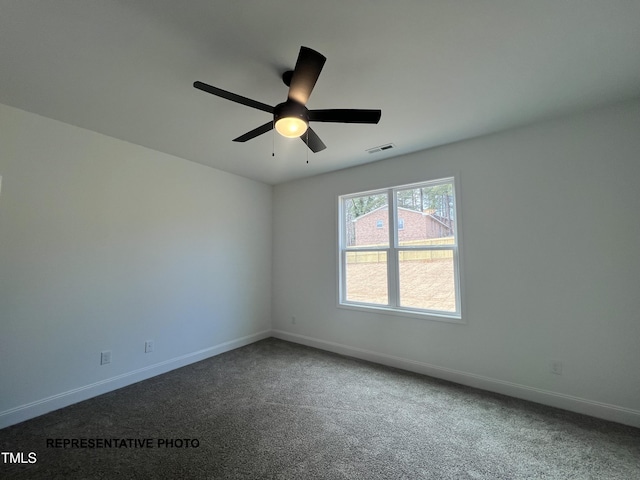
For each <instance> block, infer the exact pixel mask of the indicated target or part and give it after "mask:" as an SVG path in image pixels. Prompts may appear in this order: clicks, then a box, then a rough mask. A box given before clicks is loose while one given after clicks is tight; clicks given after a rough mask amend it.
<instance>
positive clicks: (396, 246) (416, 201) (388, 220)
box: [338, 178, 461, 321]
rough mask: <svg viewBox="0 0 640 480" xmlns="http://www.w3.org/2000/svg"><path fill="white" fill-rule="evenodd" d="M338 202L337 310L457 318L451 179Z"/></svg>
mask: <svg viewBox="0 0 640 480" xmlns="http://www.w3.org/2000/svg"><path fill="white" fill-rule="evenodd" d="M339 202H340V215H339V218H340V219H339V229H338V230H339V237H340V238H339V249H340V252H339V253H340V254H339V258H340V265H339V271H340V279H339V303H340V305H343V306H347V307H353V308H363V309H367V308H369V309H376V310H378V311H379V310H382V311H390V312H393V313H404V314H411V315H416V314H418V315H424V316H433V317H437V319H440V320H451V321H459V320H460V319H461V306H460V273H459V269H460V266H459V246H458V230H457V225H456V201H455V181H454V179H453V178H445V179H441V180H434V181H429V182H424V183H417V184H412V185H403V186H399V187H392V188H387V189H382V190H376V191H371V192H361V193H354V194H350V195H343V196H341V197H340V199H339ZM400 215H402V217H400ZM381 218H382V219H384V220H381ZM387 225H396V226H397V227H396V228H395V229H391V231H389V230H390V229H389V228H387V227H386V226H387Z"/></svg>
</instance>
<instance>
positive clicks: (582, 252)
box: [273, 102, 640, 426]
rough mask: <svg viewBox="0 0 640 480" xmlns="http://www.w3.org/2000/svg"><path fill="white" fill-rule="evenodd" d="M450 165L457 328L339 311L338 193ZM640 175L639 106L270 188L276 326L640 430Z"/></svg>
mask: <svg viewBox="0 0 640 480" xmlns="http://www.w3.org/2000/svg"><path fill="white" fill-rule="evenodd" d="M451 174H454V175H456V176H458V177H459V178H460V185H461V192H459V193H460V198H459V201H460V205H459V207H460V208H459V212H460V219H459V220H460V223H459V226H460V230H461V233H462V272H463V275H464V278H463V288H464V290H463V301H464V304H463V308H464V310H463V319H464V320H465V321H466V325H454V324H447V323H442V322H435V321H429V320H424V319H414V318H406V317H399V316H393V315H384V314H373V313H362V312H356V311H353V310H346V309H342V308H339V307H337V283H336V282H337V251H336V248H337V240H336V229H337V226H336V224H337V197H338V195H340V194H346V193H353V192H358V191H365V190H370V189H375V188H379V187H387V186H393V185H401V184H404V183H411V182H417V181H421V180H430V179H434V178H439V177H443V176H447V175H451ZM639 181H640V103H638V102H633V103H627V104H623V105H616V106H612V107H609V108H605V109H601V110H597V111H592V112H588V113H584V114H581V115H576V116H572V117H568V118H562V119H556V120H553V121H548V122H545V123H540V124H536V125H532V126H529V127H526V128H521V129H517V130H511V131H508V132H503V133H500V134H495V135H491V136H486V137H480V138H477V139H472V140H468V141H464V142H460V143H456V144H451V145H448V146H444V147H441V148H436V149H432V150H427V151H422V152H418V153H414V154H411V155H407V156H403V157H397V158H392V159H389V160H385V161H381V162H378V163H375V164H369V165H365V166H360V167H355V168H352V169H348V170H343V171H339V172H333V173H330V174H326V175H322V176H318V177H313V178H308V179H303V180H299V181H294V182H290V183H286V184H282V185H278V186H276V187H275V189H274V226H273V228H274V242H273V245H274V259H273V265H274V270H273V328H274V330H275V334H276V335H277V336H279V337H281V338H286V339H289V340H293V341H298V342H301V343H306V344H309V345H314V346H317V347H320V348H326V349H329V350H334V351H338V352H342V353H346V354H350V355H355V356H358V357H362V358H368V359H371V360H375V361H379V362H382V363H387V364H391V365H397V366H400V367H403V368H409V369H412V370H416V371H421V372H424V373H429V374H432V375H437V376H440V377H443V378H449V379H452V380H455V381H460V382H463V383H467V384H470V385H477V386H480V387H482V388H487V389H491V390H495V391H500V392H504V393H508V394H510V395H516V396H520V397H523V398H528V399H531V400H535V401H540V402H543V403H547V404H551V405H556V406H560V407H563V408H569V409H572V410H576V411H582V412H585V413H589V414H592V415H597V416H602V417H605V418H610V419H614V420H618V421H622V422H625V423H631V424H636V425H638V426H640V347H639V344H638V341H639V339H640V213H639V212H640V186H639V185H638V183H639ZM293 316H295V317H296V323H295V324H293V323H292V317H293ZM552 361H561V362H563V365H564V372H563V375H561V376H558V375H554V374H552V373H551V372H550V362H552Z"/></svg>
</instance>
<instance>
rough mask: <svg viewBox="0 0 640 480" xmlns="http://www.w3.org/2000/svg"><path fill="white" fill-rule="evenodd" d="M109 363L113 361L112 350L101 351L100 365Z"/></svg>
mask: <svg viewBox="0 0 640 480" xmlns="http://www.w3.org/2000/svg"><path fill="white" fill-rule="evenodd" d="M107 363H111V350H105V351H104V352H100V365H106V364H107Z"/></svg>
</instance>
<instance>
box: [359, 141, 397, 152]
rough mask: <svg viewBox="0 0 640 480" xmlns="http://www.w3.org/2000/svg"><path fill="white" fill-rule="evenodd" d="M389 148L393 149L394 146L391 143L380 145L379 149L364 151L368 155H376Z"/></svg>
mask: <svg viewBox="0 0 640 480" xmlns="http://www.w3.org/2000/svg"><path fill="white" fill-rule="evenodd" d="M391 148H395V145H394V144H393V143H387V144H386V145H380V146H379V147H373V148H367V150H366V151H367V152H368V153H378V152H382V151H383V150H389V149H391Z"/></svg>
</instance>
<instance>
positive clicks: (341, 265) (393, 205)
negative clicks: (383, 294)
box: [338, 176, 466, 323]
mask: <svg viewBox="0 0 640 480" xmlns="http://www.w3.org/2000/svg"><path fill="white" fill-rule="evenodd" d="M444 183H451V184H452V186H453V199H454V200H453V202H454V234H455V235H454V237H455V243H454V244H447V245H417V246H416V245H407V246H399V245H398V228H390V229H389V244H388V246H386V247H379V246H376V247H348V246H347V233H346V229H345V226H346V225H345V207H344V205H345V201H346V200H349V199H352V198H357V197H362V196H367V195H380V194H386V195H387V202H388V203H387V205H388V206H389V208H387V211H388V219H387V225H396V212H397V192H398V191H401V190H408V189H412V188H419V187H431V186H436V185H441V184H444ZM458 191H459V186H458V180H457V177H455V176H451V177H445V178H439V179H435V180H429V181H424V182H418V183H411V184H408V185H397V186H394V187H388V188H380V189H376V190H369V191H364V192H356V193H350V194H347V195H340V196H339V197H338V307H340V308H346V309H354V310H360V311H362V310H364V311H370V312H374V313H384V314H392V315H396V316H409V317H418V318H425V319H429V320H436V321H443V322H451V323H466V322H464V321H463V319H462V311H463V302H462V280H461V272H460V270H461V269H460V256H461V255H460V250H461V249H460V244H461V232H460V230H459V228H458V225H459V223H460V221H459V218H460V216H459V195H458ZM403 250H431V251H433V250H451V251H452V254H453V268H454V281H455V295H456V311H455V312H450V311H444V310H428V309H420V308H415V307H403V306H401V305H400V283H399V277H400V272H399V269H400V265H399V262H398V258H399V255H398V252H400V251H403ZM354 251H357V252H363V251H372V252H374V251H375V252H386V254H387V292H388V297H389V298H388V304H387V305H381V304H375V303H367V302H356V301H353V300H347V295H346V293H347V292H346V282H345V275H346V258H347V252H354Z"/></svg>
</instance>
